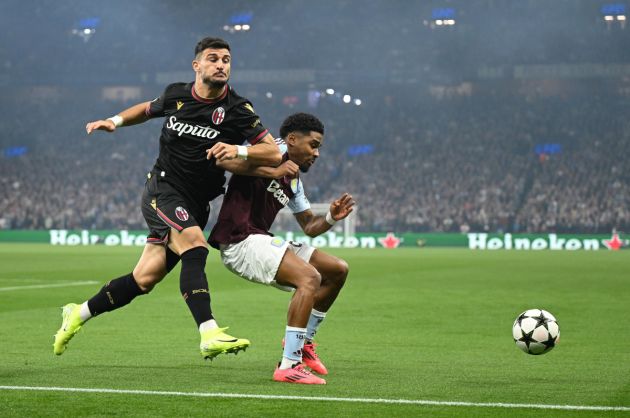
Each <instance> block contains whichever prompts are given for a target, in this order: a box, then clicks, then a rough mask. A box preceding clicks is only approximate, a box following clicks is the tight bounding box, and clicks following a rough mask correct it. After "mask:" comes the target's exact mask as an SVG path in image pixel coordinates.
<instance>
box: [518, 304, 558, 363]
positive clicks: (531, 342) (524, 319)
mask: <svg viewBox="0 0 630 418" xmlns="http://www.w3.org/2000/svg"><path fill="white" fill-rule="evenodd" d="M512 336H513V337H514V342H515V343H516V345H517V347H518V348H520V349H521V350H523V351H524V352H526V353H527V354H534V355H538V354H545V353H547V352H549V351H551V350H552V349H553V348H554V347H555V346H556V344H557V343H558V339H559V338H560V328H559V327H558V321H557V320H556V317H555V316H553V315H552V314H550V313H549V312H547V311H545V310H542V309H529V310H527V311H525V312H523V313H522V314H520V315H519V316H518V317H517V318H516V320H515V321H514V325H513V326H512Z"/></svg>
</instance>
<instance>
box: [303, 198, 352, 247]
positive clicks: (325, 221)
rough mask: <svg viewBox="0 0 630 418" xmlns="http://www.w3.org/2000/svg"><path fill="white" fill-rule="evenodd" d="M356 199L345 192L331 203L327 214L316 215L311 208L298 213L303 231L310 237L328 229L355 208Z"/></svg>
mask: <svg viewBox="0 0 630 418" xmlns="http://www.w3.org/2000/svg"><path fill="white" fill-rule="evenodd" d="M354 205H355V201H354V199H353V198H352V195H350V194H348V193H344V194H343V195H341V197H340V198H339V199H337V200H334V201H333V202H332V203H331V204H330V209H329V210H328V213H327V214H326V216H316V215H315V214H313V212H312V211H311V210H310V209H307V210H305V211H304V212H300V213H296V214H295V219H297V221H298V223H299V224H300V227H301V228H302V231H304V233H305V234H306V235H308V236H309V237H316V236H318V235H321V234H323V233H324V232H326V231H328V230H329V229H330V228H331V227H332V226H333V225H334V224H335V223H337V221H340V220H342V219H344V218H346V217H347V216H348V215H350V213H352V211H353V210H354V208H353V206H354Z"/></svg>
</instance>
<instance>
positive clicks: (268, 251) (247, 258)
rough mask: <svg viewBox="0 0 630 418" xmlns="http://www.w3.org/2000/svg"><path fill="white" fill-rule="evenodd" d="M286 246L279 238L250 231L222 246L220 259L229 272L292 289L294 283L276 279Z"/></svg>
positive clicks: (287, 289)
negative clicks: (289, 283) (290, 283)
mask: <svg viewBox="0 0 630 418" xmlns="http://www.w3.org/2000/svg"><path fill="white" fill-rule="evenodd" d="M288 245H289V244H288V242H287V241H285V240H283V239H282V238H279V237H272V236H269V235H264V234H253V235H250V236H248V237H247V238H245V239H244V240H243V241H241V242H237V243H234V244H228V245H225V246H222V247H221V261H222V262H223V265H224V266H225V267H227V268H228V269H229V270H230V271H232V272H233V273H235V274H236V275H238V276H240V277H242V278H244V279H246V280H249V281H251V282H254V283H260V284H265V285H269V286H274V287H277V288H278V289H280V290H284V291H292V290H293V289H294V287H295V286H282V285H280V284H278V283H277V281H276V275H277V272H278V269H279V268H280V264H281V263H282V261H283V260H284V258H285V254H286V253H287V252H289V251H287V247H288ZM292 255H294V254H292ZM305 264H306V263H305Z"/></svg>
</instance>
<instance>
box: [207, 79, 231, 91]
mask: <svg viewBox="0 0 630 418" xmlns="http://www.w3.org/2000/svg"><path fill="white" fill-rule="evenodd" d="M227 82H228V79H227V78H226V79H225V80H214V79H213V78H212V77H204V78H203V83H204V84H205V85H207V86H208V87H210V88H211V89H220V88H222V87H223V86H225V85H226V84H227Z"/></svg>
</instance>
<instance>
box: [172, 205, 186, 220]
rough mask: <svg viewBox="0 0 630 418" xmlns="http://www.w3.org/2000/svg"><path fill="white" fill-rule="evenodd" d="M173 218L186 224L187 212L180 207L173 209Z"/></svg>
mask: <svg viewBox="0 0 630 418" xmlns="http://www.w3.org/2000/svg"><path fill="white" fill-rule="evenodd" d="M175 216H177V219H179V220H180V221H182V222H186V221H187V220H188V211H186V209H184V208H183V207H181V206H178V207H176V208H175Z"/></svg>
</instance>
